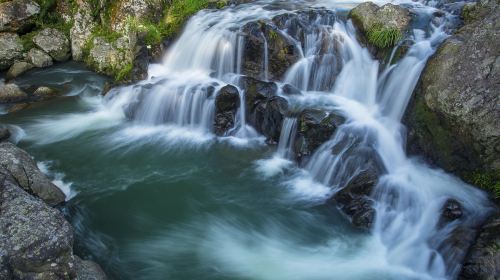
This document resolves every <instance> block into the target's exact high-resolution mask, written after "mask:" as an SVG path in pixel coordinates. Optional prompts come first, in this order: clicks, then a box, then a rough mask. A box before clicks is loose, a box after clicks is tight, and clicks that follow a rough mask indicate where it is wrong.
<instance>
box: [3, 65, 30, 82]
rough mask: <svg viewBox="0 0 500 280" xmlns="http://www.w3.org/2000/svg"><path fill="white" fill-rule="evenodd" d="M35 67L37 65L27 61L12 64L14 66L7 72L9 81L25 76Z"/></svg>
mask: <svg viewBox="0 0 500 280" xmlns="http://www.w3.org/2000/svg"><path fill="white" fill-rule="evenodd" d="M34 67H35V65H33V64H31V63H28V62H25V61H20V62H16V63H14V64H12V66H11V67H10V68H9V71H7V74H6V78H7V79H8V80H12V79H15V78H16V77H18V76H20V75H22V74H24V73H25V72H27V71H29V70H30V69H33V68H34Z"/></svg>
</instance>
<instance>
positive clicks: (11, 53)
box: [0, 33, 23, 70]
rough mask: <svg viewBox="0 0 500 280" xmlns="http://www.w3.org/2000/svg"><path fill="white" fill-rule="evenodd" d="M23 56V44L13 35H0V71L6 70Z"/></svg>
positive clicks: (17, 36)
mask: <svg viewBox="0 0 500 280" xmlns="http://www.w3.org/2000/svg"><path fill="white" fill-rule="evenodd" d="M22 56H23V44H22V42H21V39H20V38H19V35H17V34H15V33H0V70H5V69H8V68H9V67H10V66H11V65H12V64H13V63H14V62H15V61H16V60H18V59H21V58H22Z"/></svg>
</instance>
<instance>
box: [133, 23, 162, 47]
mask: <svg viewBox="0 0 500 280" xmlns="http://www.w3.org/2000/svg"><path fill="white" fill-rule="evenodd" d="M127 25H128V26H129V28H130V29H131V30H132V31H135V32H138V33H144V34H145V36H144V43H145V44H146V45H155V44H159V43H161V41H162V39H163V38H164V36H165V34H166V29H165V26H164V25H162V24H155V23H152V22H150V21H142V22H141V21H139V20H138V19H137V18H135V17H129V18H128V19H127Z"/></svg>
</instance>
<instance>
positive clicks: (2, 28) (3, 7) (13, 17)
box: [0, 0, 40, 32]
mask: <svg viewBox="0 0 500 280" xmlns="http://www.w3.org/2000/svg"><path fill="white" fill-rule="evenodd" d="M2 2H3V3H0V32H25V31H27V29H29V28H30V27H31V26H32V25H33V24H34V19H35V17H36V16H37V15H38V14H39V13H40V6H39V5H38V4H37V3H36V2H35V1H30V0H13V1H2Z"/></svg>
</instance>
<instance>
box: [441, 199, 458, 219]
mask: <svg viewBox="0 0 500 280" xmlns="http://www.w3.org/2000/svg"><path fill="white" fill-rule="evenodd" d="M462 215H463V211H462V205H460V203H459V202H458V201H456V200H455V199H448V200H447V201H446V202H445V204H444V206H443V213H442V214H441V220H442V221H446V222H448V223H449V222H451V221H454V220H457V219H460V218H461V217H462Z"/></svg>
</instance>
